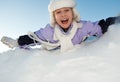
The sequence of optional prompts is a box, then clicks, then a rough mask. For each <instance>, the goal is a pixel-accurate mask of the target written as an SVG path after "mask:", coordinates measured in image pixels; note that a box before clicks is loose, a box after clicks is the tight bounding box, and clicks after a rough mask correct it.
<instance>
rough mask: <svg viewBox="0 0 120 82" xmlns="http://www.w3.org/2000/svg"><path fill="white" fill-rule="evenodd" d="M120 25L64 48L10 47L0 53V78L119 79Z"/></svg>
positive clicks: (25, 81)
mask: <svg viewBox="0 0 120 82" xmlns="http://www.w3.org/2000/svg"><path fill="white" fill-rule="evenodd" d="M119 35H120V25H113V26H110V29H109V31H108V32H107V33H106V34H105V35H103V36H102V37H101V38H99V39H98V40H95V41H92V42H87V43H83V44H81V45H78V46H75V48H74V49H72V50H69V51H68V52H64V53H60V51H59V50H56V51H46V50H43V49H38V48H36V49H31V50H25V49H19V48H16V49H13V50H9V51H7V52H3V53H0V82H120V37H119Z"/></svg>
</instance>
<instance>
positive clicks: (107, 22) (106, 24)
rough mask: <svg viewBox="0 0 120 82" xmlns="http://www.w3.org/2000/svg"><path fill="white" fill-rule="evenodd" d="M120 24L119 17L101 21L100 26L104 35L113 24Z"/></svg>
mask: <svg viewBox="0 0 120 82" xmlns="http://www.w3.org/2000/svg"><path fill="white" fill-rule="evenodd" d="M116 23H120V16H118V17H109V18H107V19H102V20H100V21H99V23H98V24H99V25H100V26H101V29H102V33H103V34H104V33H105V32H107V30H108V27H109V26H110V25H112V24H116Z"/></svg>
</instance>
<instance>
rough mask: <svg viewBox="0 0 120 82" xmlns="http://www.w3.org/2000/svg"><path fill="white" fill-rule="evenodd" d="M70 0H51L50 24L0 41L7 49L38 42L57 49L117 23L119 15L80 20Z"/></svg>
mask: <svg viewBox="0 0 120 82" xmlns="http://www.w3.org/2000/svg"><path fill="white" fill-rule="evenodd" d="M75 6H76V3H75V1H74V0H54V1H52V2H51V3H50V4H49V5H48V10H49V13H50V24H47V25H46V27H45V28H41V29H40V30H37V31H35V32H33V33H32V32H30V33H28V34H27V35H23V36H20V37H19V38H18V39H16V40H14V39H12V38H9V37H5V36H4V37H2V39H1V41H2V42H3V43H4V44H6V45H8V46H9V47H10V48H14V47H22V48H27V47H29V46H30V45H36V44H40V45H41V46H42V47H44V48H45V49H47V50H53V49H58V48H60V50H61V52H64V51H66V50H69V49H71V48H73V46H74V45H77V44H80V43H81V42H83V41H85V39H86V38H87V37H89V36H96V37H101V36H102V35H103V34H104V33H105V32H107V30H108V27H109V26H110V25H112V24H115V23H116V22H120V17H119V16H118V17H109V18H107V19H105V20H104V19H102V20H99V21H97V22H90V21H83V20H80V15H79V13H78V12H77V10H76V9H75Z"/></svg>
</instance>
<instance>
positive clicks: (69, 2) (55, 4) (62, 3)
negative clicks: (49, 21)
mask: <svg viewBox="0 0 120 82" xmlns="http://www.w3.org/2000/svg"><path fill="white" fill-rule="evenodd" d="M75 6H76V3H75V1H74V0H53V1H52V2H50V4H49V5H48V10H49V12H53V11H55V10H57V9H60V8H63V7H72V8H73V7H75Z"/></svg>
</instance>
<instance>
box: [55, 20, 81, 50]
mask: <svg viewBox="0 0 120 82" xmlns="http://www.w3.org/2000/svg"><path fill="white" fill-rule="evenodd" d="M81 27H82V24H81V23H77V22H75V21H73V27H72V28H71V29H70V31H69V33H68V34H64V33H63V32H61V27H59V26H58V25H56V26H55V33H54V40H59V43H60V46H61V52H65V51H67V50H69V49H72V48H73V43H72V38H73V37H74V35H75V33H76V31H77V29H78V28H81Z"/></svg>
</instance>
